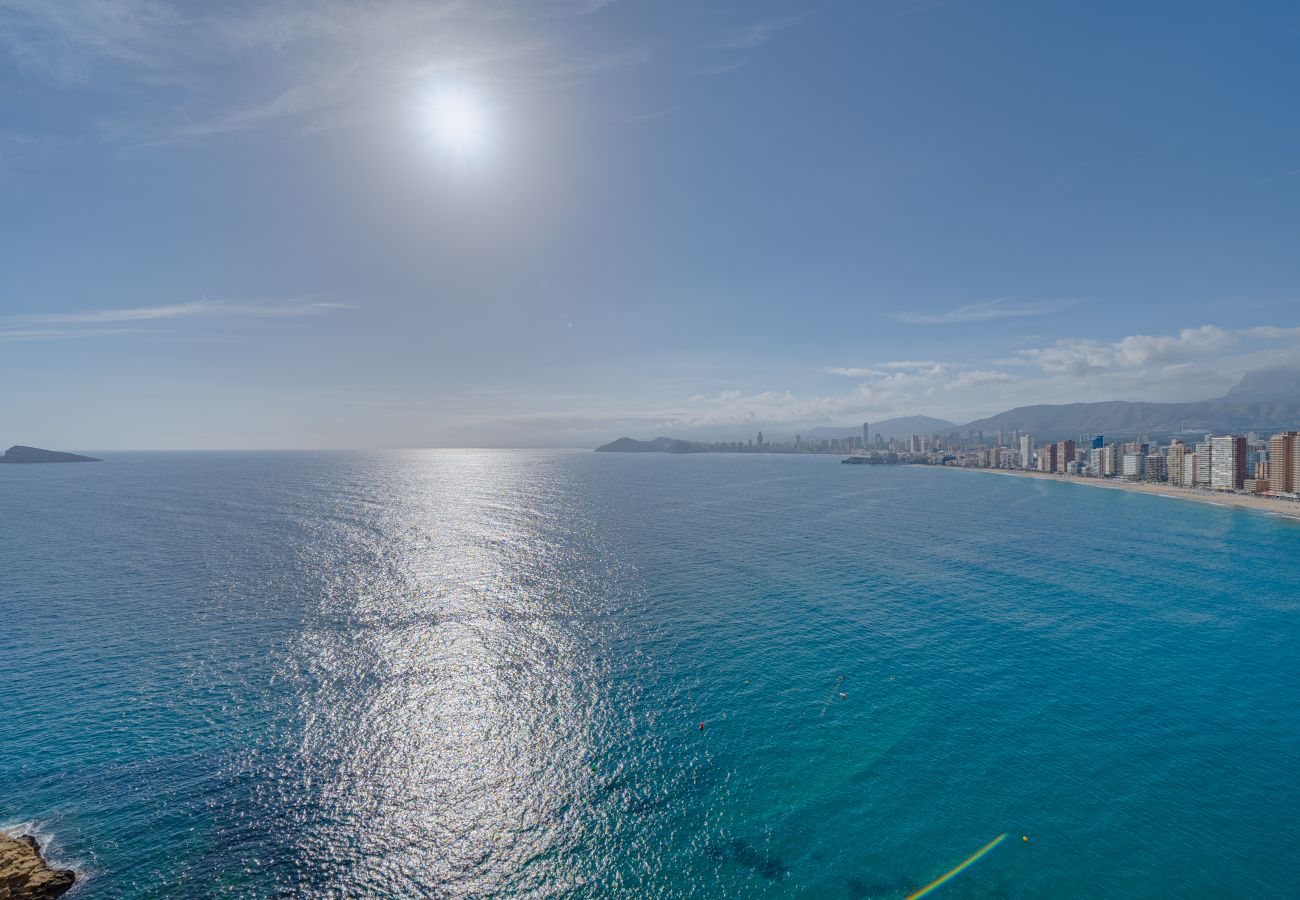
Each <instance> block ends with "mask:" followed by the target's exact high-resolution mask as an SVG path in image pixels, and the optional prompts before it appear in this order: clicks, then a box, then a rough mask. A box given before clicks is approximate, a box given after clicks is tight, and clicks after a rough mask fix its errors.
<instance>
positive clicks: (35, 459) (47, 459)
mask: <svg viewBox="0 0 1300 900" xmlns="http://www.w3.org/2000/svg"><path fill="white" fill-rule="evenodd" d="M67 462H103V460H102V459H95V457H93V456H78V455H77V454H76V453H61V452H59V451H58V450H42V449H40V448H39V447H24V446H22V445H21V444H15V445H14V446H12V447H10V448H9V449H8V450H6V451H5V454H4V456H0V463H67Z"/></svg>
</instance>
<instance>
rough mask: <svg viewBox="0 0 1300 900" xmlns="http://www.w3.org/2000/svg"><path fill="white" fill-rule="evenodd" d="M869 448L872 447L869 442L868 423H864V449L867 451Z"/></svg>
mask: <svg viewBox="0 0 1300 900" xmlns="http://www.w3.org/2000/svg"><path fill="white" fill-rule="evenodd" d="M869 446H870V442H869V441H868V440H867V423H866V422H863V423H862V449H863V450H866V449H867V447H869Z"/></svg>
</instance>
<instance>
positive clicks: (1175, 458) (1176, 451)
mask: <svg viewBox="0 0 1300 900" xmlns="http://www.w3.org/2000/svg"><path fill="white" fill-rule="evenodd" d="M1189 461H1190V460H1189V459H1188V457H1187V445H1186V444H1184V443H1183V442H1182V441H1179V440H1175V441H1173V442H1172V443H1171V444H1170V445H1169V456H1168V458H1167V459H1166V461H1165V470H1166V471H1167V472H1168V473H1169V483H1170V484H1184V483H1185V471H1186V464H1187V463H1188V462H1189Z"/></svg>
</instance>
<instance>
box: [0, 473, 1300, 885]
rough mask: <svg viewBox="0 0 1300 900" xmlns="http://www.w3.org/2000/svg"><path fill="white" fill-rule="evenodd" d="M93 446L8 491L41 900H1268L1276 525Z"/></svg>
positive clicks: (18, 731)
mask: <svg viewBox="0 0 1300 900" xmlns="http://www.w3.org/2000/svg"><path fill="white" fill-rule="evenodd" d="M97 455H102V456H104V457H105V461H104V462H102V463H98V464H84V465H27V466H22V465H11V466H0V826H4V827H5V828H6V830H9V831H30V832H34V833H35V834H37V835H38V837H39V838H40V839H41V840H42V841H43V842H44V844H45V848H46V852H47V855H48V856H49V857H50V858H51V860H52V862H54V863H55V864H60V865H67V866H71V867H74V868H75V869H76V870H77V871H78V873H79V875H80V881H79V883H78V885H77V887H75V888H74V889H73V891H74V892H73V893H72V894H70V895H69V896H70V897H72V898H74V900H92V898H159V897H185V898H190V897H194V898H205V897H392V898H410V897H437V898H469V897H530V898H532V897H636V898H643V897H644V898H677V897H682V898H686V897H690V898H712V897H759V898H762V897H810V898H823V897H826V898H837V897H838V898H891V900H903V898H907V897H912V896H930V897H952V898H959V897H960V898H1061V897H1064V898H1093V897H1095V898H1108V900H1115V898H1146V897H1177V898H1234V897H1283V896H1297V895H1300V883H1298V882H1297V875H1296V872H1297V867H1298V865H1300V523H1297V522H1296V521H1292V520H1287V519H1284V518H1281V517H1277V516H1271V515H1268V514H1263V513H1259V512H1254V511H1248V510H1237V509H1228V508H1222V507H1215V506H1212V505H1208V504H1196V503H1186V502H1181V503H1180V502H1171V501H1170V500H1169V499H1167V498H1163V497H1153V496H1145V495H1139V494H1134V493H1129V492H1121V491H1102V490H1095V489H1091V488H1088V487H1086V486H1080V485H1071V484H1053V483H1048V482H1045V481H1043V480H1040V479H1021V478H1011V477H1000V476H996V475H992V474H987V473H981V472H968V471H960V470H954V469H943V468H934V467H904V466H845V465H840V464H839V459H838V458H837V457H834V456H811V455H808V456H794V455H775V454H734V455H722V454H718V455H713V454H701V455H687V456H676V455H668V454H615V453H608V454H605V453H591V452H576V451H573V452H570V451H494V450H483V451H479V450H463V451H462V450H455V451H400V452H376V453H324V452H320V453H297V452H295V453H289V452H285V453H215V452H214V453H103V454H97ZM1003 836H1005V837H1003ZM1000 838H1001V840H999V839H1000ZM985 848H987V849H985ZM981 849H985V852H984V853H983V854H982V855H978V854H979V851H980V850H981ZM972 858H974V861H973V862H970V864H969V865H966V866H965V867H964V868H962V864H963V863H965V862H967V861H970V860H972ZM954 870H956V872H955V874H952V875H951V877H949V878H948V879H947V880H941V879H943V878H944V876H945V875H949V873H953V872H954ZM935 882H939V883H938V884H935ZM930 885H933V887H931V889H930V892H929V893H928V894H923V893H918V892H924V891H925V889H926V888H927V886H930Z"/></svg>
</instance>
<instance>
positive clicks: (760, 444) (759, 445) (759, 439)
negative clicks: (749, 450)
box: [758, 431, 763, 450]
mask: <svg viewBox="0 0 1300 900" xmlns="http://www.w3.org/2000/svg"><path fill="white" fill-rule="evenodd" d="M758 449H759V450H762V449H763V432H761V431H760V432H759V433H758Z"/></svg>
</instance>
